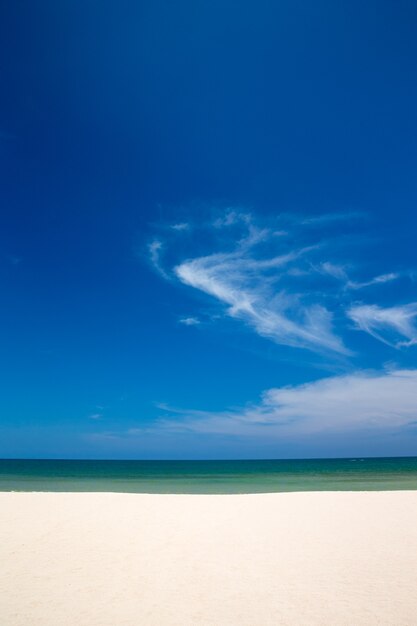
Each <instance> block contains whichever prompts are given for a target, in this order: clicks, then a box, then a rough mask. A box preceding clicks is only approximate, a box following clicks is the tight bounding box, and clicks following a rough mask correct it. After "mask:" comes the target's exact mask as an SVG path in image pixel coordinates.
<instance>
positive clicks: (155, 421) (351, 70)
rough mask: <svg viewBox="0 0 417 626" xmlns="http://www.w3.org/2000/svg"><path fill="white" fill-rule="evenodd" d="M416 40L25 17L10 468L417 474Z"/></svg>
mask: <svg viewBox="0 0 417 626" xmlns="http://www.w3.org/2000/svg"><path fill="white" fill-rule="evenodd" d="M416 25H417V9H416V6H415V3H413V2H409V1H405V0H401V1H399V2H396V3H393V2H385V1H380V2H366V3H363V2H339V1H336V2H321V1H319V2H307V1H306V0H302V1H301V0H298V1H297V0H295V1H294V0H292V1H291V2H285V1H283V2H279V3H278V2H270V1H266V0H261V1H257V2H253V1H252V0H251V1H248V0H244V1H240V2H232V1H231V0H222V1H216V0H214V1H211V2H204V1H200V0H198V1H194V0H193V1H191V0H187V1H186V0H180V1H179V2H176V3H169V2H165V1H164V2H163V1H161V0H152V2H151V1H144V2H120V3H114V2H107V1H104V0H102V1H101V2H88V3H85V2H79V1H78V0H75V1H74V0H72V1H71V2H66V1H64V2H59V3H57V2H52V1H46V0H44V1H42V2H38V3H33V2H29V1H25V0H24V1H22V2H20V3H11V2H10V3H3V4H2V6H1V8H0V29H1V37H0V47H1V56H2V59H3V63H2V65H1V68H0V72H1V84H2V98H1V102H0V158H1V174H0V194H1V195H0V201H1V204H0V207H1V208H0V284H1V293H2V305H1V307H0V335H1V336H0V346H1V349H0V376H1V387H2V392H1V394H0V456H7V457H49V458H55V457H67V458H245V457H246V458H263V457H264V458H274V457H284V458H285V457H286V458H288V457H290V458H291V457H307V456H308V457H320V456H321V457H323V456H325V457H329V456H350V455H352V456H359V455H362V456H364V455H370V456H373V455H397V454H398V455H401V454H407V455H408V454H417V427H416V423H417V365H416V355H417V294H416V286H417V258H416V257H417V254H416V251H415V250H416V247H415V233H416V227H417V216H416V200H417V184H416V181H417V179H416V165H417V142H416V137H417V115H416V111H417V64H416V58H417V40H416V37H415V30H416Z"/></svg>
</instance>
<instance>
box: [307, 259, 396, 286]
mask: <svg viewBox="0 0 417 626" xmlns="http://www.w3.org/2000/svg"><path fill="white" fill-rule="evenodd" d="M315 269H316V270H317V271H319V272H321V273H323V274H327V275H328V276H331V277H332V278H335V279H336V280H339V281H341V282H342V283H343V287H344V288H345V289H364V288H365V287H371V286H372V285H383V284H384V283H388V282H391V281H393V280H397V279H398V278H400V275H399V274H398V273H397V272H389V273H387V274H379V275H378V276H374V277H373V278H370V279H369V280H364V281H355V280H351V279H350V278H349V274H348V272H347V270H346V268H345V267H344V266H343V265H338V264H336V263H332V262H330V261H324V262H323V263H321V264H320V265H319V266H318V267H316V268H315Z"/></svg>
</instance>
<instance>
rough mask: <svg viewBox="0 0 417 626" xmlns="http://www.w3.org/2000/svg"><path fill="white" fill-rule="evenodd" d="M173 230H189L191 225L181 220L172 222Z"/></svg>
mask: <svg viewBox="0 0 417 626" xmlns="http://www.w3.org/2000/svg"><path fill="white" fill-rule="evenodd" d="M171 228H172V230H176V231H178V232H181V231H184V230H189V229H190V225H189V224H188V222H179V223H178V224H172V225H171Z"/></svg>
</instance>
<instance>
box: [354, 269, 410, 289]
mask: <svg viewBox="0 0 417 626" xmlns="http://www.w3.org/2000/svg"><path fill="white" fill-rule="evenodd" d="M397 278H399V274H396V273H395V272H390V273H389V274H380V275H379V276H375V278H371V280H367V281H365V282H362V283H361V282H355V281H352V280H348V282H347V283H346V287H347V288H348V289H363V288H364V287H370V286H371V285H381V284H384V283H388V282H390V281H392V280H396V279H397Z"/></svg>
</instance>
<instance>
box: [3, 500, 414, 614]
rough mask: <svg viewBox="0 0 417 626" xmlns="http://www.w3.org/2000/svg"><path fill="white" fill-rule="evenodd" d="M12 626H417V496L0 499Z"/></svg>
mask: <svg viewBox="0 0 417 626" xmlns="http://www.w3.org/2000/svg"><path fill="white" fill-rule="evenodd" d="M0 539H1V541H0V559H1V568H0V623H1V624H4V626H18V625H19V626H23V625H25V626H26V625H27V624H31V625H34V626H35V625H39V626H60V625H68V626H70V625H71V626H72V625H74V626H75V625H77V626H107V625H109V626H110V625H112V626H115V625H117V626H133V625H138V624H139V625H142V624H143V625H150V626H153V625H155V626H165V625H167V626H168V625H169V626H171V625H178V626H186V625H190V626H191V625H200V624H201V625H210V626H223V625H227V626H232V625H233V626H234V625H242V626H243V625H245V626H246V625H247V626H257V625H259V626H264V625H269V624H271V625H272V624H274V625H276V624H282V625H287V624H288V625H291V626H292V625H294V626H295V625H297V626H300V625H304V624H305V625H320V626H323V625H327V624H329V625H330V624H331V625H345V624H346V625H347V624H355V625H361V624H363V625H365V624H366V625H367V626H369V625H373V624H378V625H379V624H390V625H396V626H400V625H404V626H405V625H407V626H410V625H412V624H417V597H416V594H415V589H416V586H417V491H397V492H372V493H371V492H355V493H354V492H311V493H276V494H253V495H153V494H152V495H146V494H117V493H0Z"/></svg>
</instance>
